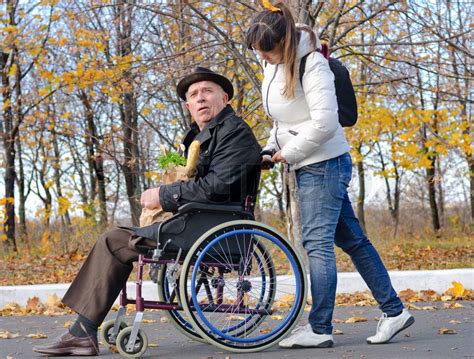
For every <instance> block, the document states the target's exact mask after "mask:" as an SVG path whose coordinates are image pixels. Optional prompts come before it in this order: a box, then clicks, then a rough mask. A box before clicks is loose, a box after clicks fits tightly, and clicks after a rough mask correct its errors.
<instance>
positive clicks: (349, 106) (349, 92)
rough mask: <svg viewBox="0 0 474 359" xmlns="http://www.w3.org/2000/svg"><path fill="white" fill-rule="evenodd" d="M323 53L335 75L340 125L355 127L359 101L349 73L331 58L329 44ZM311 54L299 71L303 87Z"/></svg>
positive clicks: (304, 58) (323, 46)
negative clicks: (307, 61)
mask: <svg viewBox="0 0 474 359" xmlns="http://www.w3.org/2000/svg"><path fill="white" fill-rule="evenodd" d="M321 53H322V54H323V56H324V57H325V58H326V59H327V60H328V61H329V67H330V68H331V71H332V73H333V74H334V85H335V87H336V98H337V107H338V109H339V111H338V115H339V123H340V124H341V126H342V127H351V126H354V125H355V124H356V122H357V101H356V97H355V93H354V87H352V81H351V78H350V75H349V71H348V70H347V69H346V67H345V66H344V65H343V64H342V63H341V62H340V61H339V60H336V59H333V58H332V57H329V48H328V45H327V44H323V45H322V50H321ZM309 54H310V53H309ZM309 54H306V55H305V56H303V57H302V58H301V62H300V69H299V73H300V83H301V86H303V75H304V71H305V66H306V59H307V58H308V55H309Z"/></svg>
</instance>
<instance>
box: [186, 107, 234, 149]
mask: <svg viewBox="0 0 474 359" xmlns="http://www.w3.org/2000/svg"><path fill="white" fill-rule="evenodd" d="M234 114H235V112H234V109H233V108H232V106H231V105H227V106H226V107H224V109H223V110H222V111H221V112H219V113H218V114H217V116H216V117H214V118H213V119H212V120H211V121H210V122H209V123H208V124H207V126H206V127H204V129H203V130H202V131H199V127H198V125H197V124H196V122H193V123H192V124H191V128H190V129H189V130H188V131H187V132H186V134H185V135H184V138H183V144H184V145H185V146H186V148H188V146H189V145H190V144H191V142H192V141H193V140H194V138H195V137H196V136H198V135H199V140H200V141H201V143H203V142H205V141H207V140H208V139H210V138H211V137H212V134H211V132H212V130H213V129H214V128H215V127H217V126H219V125H220V124H222V123H223V122H224V121H225V120H226V119H227V118H228V117H230V116H232V115H234Z"/></svg>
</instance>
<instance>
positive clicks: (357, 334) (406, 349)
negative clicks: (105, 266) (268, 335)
mask: <svg viewBox="0 0 474 359" xmlns="http://www.w3.org/2000/svg"><path fill="white" fill-rule="evenodd" d="M459 303H460V304H462V306H463V308H458V309H444V303H439V302H437V303H416V305H417V306H418V307H423V306H434V307H436V308H438V309H437V310H412V311H411V312H412V314H414V316H415V318H416V322H415V324H414V325H413V326H411V327H410V328H408V329H407V330H405V331H402V332H401V333H399V334H398V335H397V336H396V337H395V338H394V339H393V340H392V342H391V343H389V344H384V345H368V344H366V342H365V338H366V337H367V336H370V335H372V334H373V333H374V332H375V329H376V326H377V318H378V316H379V315H380V312H379V311H378V310H377V308H375V307H353V306H351V307H336V310H335V313H334V318H335V320H336V323H334V328H335V329H337V330H339V331H341V332H342V334H339V335H335V336H334V340H335V345H334V347H332V348H327V349H293V350H288V349H287V350H284V349H280V348H279V347H278V346H274V347H272V348H270V349H267V350H265V351H262V352H259V353H249V354H238V353H230V352H225V351H222V350H221V349H219V348H217V347H213V346H211V345H207V344H203V343H199V342H195V341H192V340H190V339H188V338H187V337H185V336H184V335H182V334H181V333H180V332H178V331H177V330H176V329H175V328H174V327H173V325H172V324H171V323H166V322H165V323H163V322H161V317H163V314H162V313H161V312H146V313H145V316H144V318H145V319H147V320H148V321H150V322H151V323H147V324H143V328H144V330H145V331H146V333H147V335H148V339H149V343H150V344H152V346H150V347H149V348H148V350H147V352H146V353H145V354H144V356H143V358H202V359H209V358H212V359H232V358H234V359H235V358H239V359H244V358H245V359H247V358H252V359H260V358H261V359H277V358H295V359H296V358H312V359H314V358H377V359H378V358H443V359H445V358H474V330H473V328H474V315H473V314H474V302H469V301H464V302H459ZM307 314H308V313H305V316H304V319H303V320H302V322H301V324H306V320H305V318H307ZM112 315H113V314H111V315H109V319H111V318H113V317H112ZM350 317H365V318H367V319H368V320H367V322H358V323H354V324H347V323H344V321H345V320H347V319H348V318H350ZM73 319H74V316H56V317H49V316H40V315H36V316H22V317H18V316H9V317H0V330H8V331H9V332H11V333H19V335H20V336H18V337H17V338H13V339H0V359H3V358H8V359H16V358H40V357H41V355H38V354H37V353H34V352H33V351H32V350H31V348H32V347H33V346H34V345H36V344H39V343H46V342H47V341H50V340H51V339H53V338H55V337H56V336H58V335H60V334H62V333H64V332H65V330H66V329H65V324H66V325H68V324H70V322H71V320H73ZM127 319H128V322H129V323H130V322H131V321H132V320H133V317H132V316H129V317H127ZM441 328H447V329H451V330H453V331H454V332H455V333H453V334H440V333H439V331H440V329H441ZM38 332H42V333H44V334H45V335H46V336H48V338H45V339H33V338H29V337H27V335H29V334H36V333H38ZM100 354H101V357H102V358H117V359H118V358H120V356H119V354H113V353H111V352H109V351H108V350H107V349H106V348H105V347H104V346H101V353H100Z"/></svg>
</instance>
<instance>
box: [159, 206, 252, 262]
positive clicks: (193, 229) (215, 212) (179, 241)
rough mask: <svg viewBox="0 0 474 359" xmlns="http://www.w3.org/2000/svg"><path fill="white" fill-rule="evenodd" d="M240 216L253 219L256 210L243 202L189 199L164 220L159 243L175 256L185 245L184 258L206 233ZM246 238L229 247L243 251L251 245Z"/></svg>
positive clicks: (234, 252)
mask: <svg viewBox="0 0 474 359" xmlns="http://www.w3.org/2000/svg"><path fill="white" fill-rule="evenodd" d="M238 219H253V214H252V213H250V212H247V211H244V210H243V208H242V206H241V205H209V204H202V203H188V204H186V205H184V206H182V207H181V208H180V210H179V212H178V213H177V214H176V215H174V216H173V217H171V218H170V219H168V220H166V221H164V222H163V223H162V224H161V226H160V228H159V230H158V246H159V248H161V249H163V248H164V251H163V253H162V256H161V257H162V258H165V259H166V258H169V259H171V258H175V257H176V255H177V253H178V251H179V250H180V249H181V250H182V258H184V255H185V254H186V253H187V252H188V251H189V249H190V248H191V246H192V245H193V244H194V242H195V241H196V240H197V239H198V238H199V237H201V235H202V234H204V233H205V232H207V231H208V230H210V229H212V228H214V227H216V226H218V225H219V224H222V223H225V222H229V221H234V220H238ZM242 237H244V236H242ZM247 237H248V236H247ZM244 242H248V241H247V240H246V238H239V243H235V242H234V244H233V246H232V247H234V248H229V250H230V252H231V253H233V254H234V255H237V254H239V253H240V254H239V255H241V254H242V248H244V247H247V246H246V245H244ZM237 246H240V248H237Z"/></svg>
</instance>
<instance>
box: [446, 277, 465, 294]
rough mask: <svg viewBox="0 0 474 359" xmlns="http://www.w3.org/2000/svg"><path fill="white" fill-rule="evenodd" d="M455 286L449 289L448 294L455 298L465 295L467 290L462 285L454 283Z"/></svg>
mask: <svg viewBox="0 0 474 359" xmlns="http://www.w3.org/2000/svg"><path fill="white" fill-rule="evenodd" d="M452 284H453V286H452V287H451V288H449V289H448V292H449V293H450V294H451V295H452V296H453V297H455V298H460V297H462V296H463V295H464V292H465V289H464V286H463V285H462V283H460V282H456V281H453V282H452Z"/></svg>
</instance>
